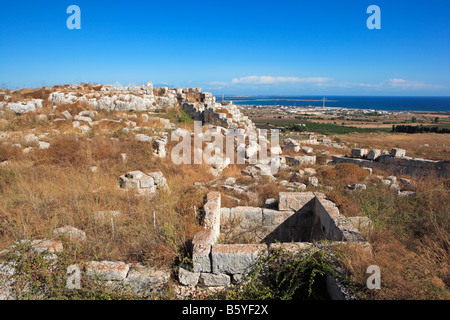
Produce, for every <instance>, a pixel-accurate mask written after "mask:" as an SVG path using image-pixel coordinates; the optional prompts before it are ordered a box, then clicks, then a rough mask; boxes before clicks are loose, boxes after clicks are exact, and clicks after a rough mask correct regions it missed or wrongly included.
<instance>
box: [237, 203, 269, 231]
mask: <svg viewBox="0 0 450 320" xmlns="http://www.w3.org/2000/svg"><path fill="white" fill-rule="evenodd" d="M230 219H233V220H238V221H240V224H241V226H242V227H251V226H255V225H262V208H258V207H242V206H240V207H235V208H231V210H230Z"/></svg>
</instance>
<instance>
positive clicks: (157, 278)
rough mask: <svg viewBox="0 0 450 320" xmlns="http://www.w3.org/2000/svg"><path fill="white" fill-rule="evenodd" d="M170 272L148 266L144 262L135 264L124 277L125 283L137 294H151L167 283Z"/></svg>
mask: <svg viewBox="0 0 450 320" xmlns="http://www.w3.org/2000/svg"><path fill="white" fill-rule="evenodd" d="M169 278H170V272H169V270H167V269H155V268H148V267H146V266H144V265H142V264H133V265H132V266H131V267H130V270H129V272H128V274H127V277H126V278H125V279H124V282H123V283H124V284H125V285H127V286H129V287H130V288H131V290H132V292H134V293H137V294H149V293H152V292H155V291H158V290H160V289H161V288H162V287H164V285H166V284H167V282H168V281H169Z"/></svg>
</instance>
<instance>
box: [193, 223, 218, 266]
mask: <svg viewBox="0 0 450 320" xmlns="http://www.w3.org/2000/svg"><path fill="white" fill-rule="evenodd" d="M214 243H215V239H214V237H213V234H212V230H211V229H205V230H203V231H200V232H199V233H197V234H196V235H195V236H194V239H193V240H192V245H193V248H192V262H193V267H194V272H211V256H210V255H211V246H212V245H213V244H214Z"/></svg>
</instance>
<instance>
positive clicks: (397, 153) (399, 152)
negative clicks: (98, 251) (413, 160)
mask: <svg viewBox="0 0 450 320" xmlns="http://www.w3.org/2000/svg"><path fill="white" fill-rule="evenodd" d="M405 154H406V150H404V149H399V148H393V149H392V150H391V155H392V156H393V157H395V158H402V157H404V156H405Z"/></svg>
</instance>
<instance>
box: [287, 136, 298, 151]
mask: <svg viewBox="0 0 450 320" xmlns="http://www.w3.org/2000/svg"><path fill="white" fill-rule="evenodd" d="M283 145H284V147H283V149H284V150H285V151H288V150H289V151H292V152H299V151H300V143H299V142H298V141H295V140H294V139H291V138H287V139H284V140H283Z"/></svg>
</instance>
